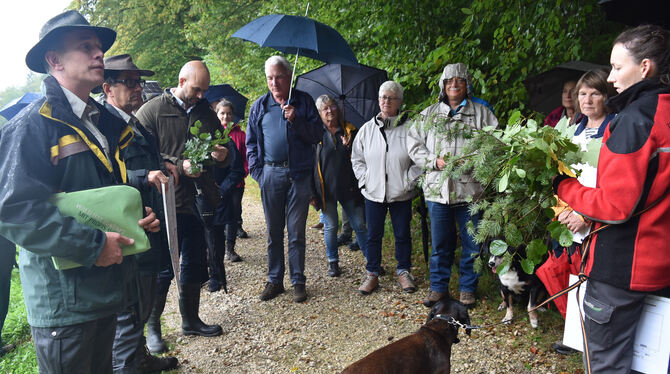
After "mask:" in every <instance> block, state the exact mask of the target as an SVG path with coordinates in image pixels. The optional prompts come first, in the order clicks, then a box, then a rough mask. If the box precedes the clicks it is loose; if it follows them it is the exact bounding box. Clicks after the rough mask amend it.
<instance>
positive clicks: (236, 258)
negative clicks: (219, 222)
mask: <svg viewBox="0 0 670 374" xmlns="http://www.w3.org/2000/svg"><path fill="white" fill-rule="evenodd" d="M226 257H228V261H230V262H240V261H242V257H240V255H238V254H237V253H235V242H226Z"/></svg>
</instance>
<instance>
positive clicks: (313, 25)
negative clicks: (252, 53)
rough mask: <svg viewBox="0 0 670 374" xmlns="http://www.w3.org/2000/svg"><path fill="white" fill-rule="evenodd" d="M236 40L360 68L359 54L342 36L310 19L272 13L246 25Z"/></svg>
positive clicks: (240, 30) (235, 35)
mask: <svg viewBox="0 0 670 374" xmlns="http://www.w3.org/2000/svg"><path fill="white" fill-rule="evenodd" d="M232 37H233V38H240V39H244V40H247V41H250V42H253V43H256V44H258V45H260V46H261V47H271V48H274V49H276V50H278V51H280V52H283V53H289V54H300V55H302V56H307V57H309V58H313V59H315V60H320V61H323V62H325V63H328V64H343V65H351V66H358V60H357V59H356V55H354V52H352V51H351V48H350V47H349V44H347V41H346V40H344V38H343V37H342V35H340V33H338V32H337V31H336V30H335V29H333V28H332V27H330V26H327V25H324V24H323V23H320V22H317V21H314V20H313V19H311V18H307V17H300V16H289V15H285V14H270V15H267V16H263V17H260V18H257V19H255V20H253V21H251V22H249V23H248V24H246V25H244V26H243V27H242V28H241V29H239V30H237V31H236V32H235V33H234V34H233V35H232Z"/></svg>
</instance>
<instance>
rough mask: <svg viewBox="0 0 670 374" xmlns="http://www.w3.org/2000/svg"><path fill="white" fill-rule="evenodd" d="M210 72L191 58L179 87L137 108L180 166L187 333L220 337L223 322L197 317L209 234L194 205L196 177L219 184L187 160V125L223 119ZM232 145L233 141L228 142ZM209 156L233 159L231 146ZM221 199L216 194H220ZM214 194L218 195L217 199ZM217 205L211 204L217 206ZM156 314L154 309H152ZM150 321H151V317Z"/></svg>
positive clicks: (163, 282)
mask: <svg viewBox="0 0 670 374" xmlns="http://www.w3.org/2000/svg"><path fill="white" fill-rule="evenodd" d="M209 78H210V77H209V70H208V69H207V66H205V64H204V63H203V62H202V61H189V62H187V63H186V64H185V65H184V66H183V67H182V68H181V70H180V72H179V84H178V86H177V87H173V88H168V89H166V90H165V92H164V93H163V94H162V95H161V96H158V97H155V98H153V99H151V100H149V101H148V102H147V103H146V104H144V105H143V106H142V107H141V108H140V109H139V110H138V111H137V119H139V121H140V123H141V124H142V126H144V128H146V129H147V130H148V131H149V132H150V133H151V134H152V135H153V136H154V137H155V138H156V141H157V142H158V148H159V150H160V153H161V156H162V157H163V159H164V160H166V161H170V162H172V163H173V164H175V165H177V170H178V173H179V184H178V185H177V187H176V189H175V201H176V211H177V236H178V238H179V253H180V255H181V269H180V270H181V272H180V278H181V279H178V280H177V281H178V282H180V285H181V291H180V294H179V310H180V312H181V321H182V322H181V328H182V333H183V334H184V335H200V336H218V335H221V334H222V330H221V326H219V325H208V324H205V323H204V322H203V321H202V320H201V319H200V316H199V309H200V286H201V282H202V281H203V275H205V274H206V269H207V252H206V244H205V233H204V227H203V224H202V222H201V221H200V219H199V218H198V216H197V214H198V213H197V210H196V208H195V197H196V188H197V187H196V181H197V183H198V188H200V189H203V190H204V189H205V188H206V187H210V188H211V189H213V190H214V191H215V192H214V193H215V194H217V193H218V192H217V191H216V185H215V184H214V180H213V179H212V178H209V176H208V175H207V174H208V173H202V175H201V173H196V172H192V171H191V160H190V159H186V158H184V156H183V155H182V154H183V153H184V149H185V144H186V140H187V139H189V138H190V137H191V134H190V131H189V129H190V128H191V127H192V126H193V125H194V124H195V123H196V122H197V121H200V123H201V125H202V127H201V129H200V131H201V132H209V133H210V134H212V135H214V132H215V131H216V130H217V129H219V128H220V124H219V119H218V118H217V117H216V113H214V111H213V110H212V108H211V107H210V105H209V102H208V101H207V99H204V98H203V95H204V93H205V91H207V89H208V88H209ZM229 143H230V142H229ZM211 158H212V160H214V161H215V166H216V167H226V166H228V165H229V164H230V162H231V157H230V154H229V149H228V148H226V147H224V146H221V145H217V146H215V149H214V151H213V152H211ZM217 197H218V196H217ZM215 198H216V197H215ZM216 205H217V203H212V206H214V207H215V206H216ZM170 278H171V274H170V275H167V276H166V273H165V272H161V273H160V274H159V275H158V294H159V295H160V294H164V293H167V289H168V287H169V286H170ZM152 315H154V312H152ZM150 321H151V320H150Z"/></svg>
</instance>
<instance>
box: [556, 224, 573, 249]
mask: <svg viewBox="0 0 670 374" xmlns="http://www.w3.org/2000/svg"><path fill="white" fill-rule="evenodd" d="M572 241H573V240H572V232H570V230H568V228H567V227H566V228H565V230H563V232H561V236H560V237H559V238H558V243H559V244H560V245H561V246H563V247H569V246H571V245H572Z"/></svg>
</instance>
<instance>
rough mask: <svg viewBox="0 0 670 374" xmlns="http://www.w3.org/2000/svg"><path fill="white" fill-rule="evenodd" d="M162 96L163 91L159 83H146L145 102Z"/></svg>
mask: <svg viewBox="0 0 670 374" xmlns="http://www.w3.org/2000/svg"><path fill="white" fill-rule="evenodd" d="M162 94H163V89H162V88H161V85H160V84H159V83H158V81H146V83H145V84H144V88H143V89H142V97H144V101H149V100H151V99H153V98H154V97H156V96H159V95H162Z"/></svg>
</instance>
